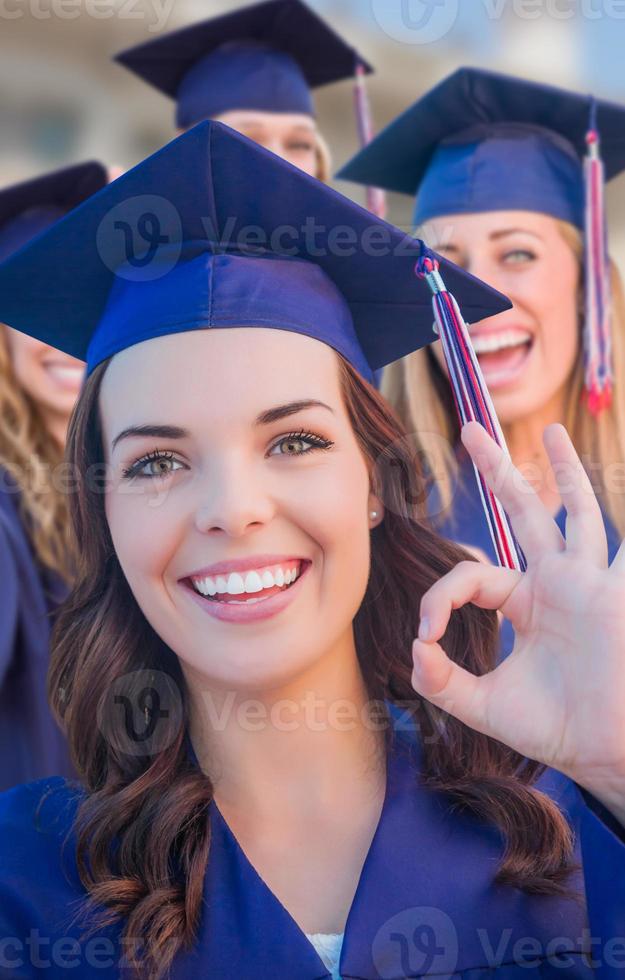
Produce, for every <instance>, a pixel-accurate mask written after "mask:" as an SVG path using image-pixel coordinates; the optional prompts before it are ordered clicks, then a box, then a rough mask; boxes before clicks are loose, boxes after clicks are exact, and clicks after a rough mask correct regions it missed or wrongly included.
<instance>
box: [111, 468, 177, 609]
mask: <svg viewBox="0 0 625 980" xmlns="http://www.w3.org/2000/svg"><path fill="white" fill-rule="evenodd" d="M106 516H107V520H108V524H109V529H110V532H111V538H112V540H113V545H114V547H115V552H116V554H117V557H118V559H119V563H120V565H121V567H122V570H123V572H124V575H125V576H126V578H127V580H128V582H129V584H130V586H131V588H132V591H133V592H134V593H135V595H136V597H137V599H138V601H139V603H140V605H143V603H144V601H145V598H146V596H148V597H149V595H154V596H155V598H157V594H156V592H155V589H156V590H157V589H158V588H159V587H162V582H163V576H164V574H165V571H166V569H167V566H168V565H169V563H170V562H171V560H172V558H173V556H174V555H175V554H176V551H177V549H178V547H179V546H180V542H181V540H182V537H183V533H184V532H183V527H182V522H181V520H180V517H179V516H177V515H176V512H175V510H174V509H173V508H172V507H170V506H168V503H167V500H159V497H158V495H155V496H152V495H149V496H148V495H147V494H145V493H142V488H141V486H140V485H139V486H138V487H136V488H134V487H133V488H132V489H129V490H128V491H126V490H125V489H116V490H113V491H111V492H110V493H109V494H108V495H107V499H106Z"/></svg>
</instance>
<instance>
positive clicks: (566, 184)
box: [338, 68, 625, 413]
mask: <svg viewBox="0 0 625 980" xmlns="http://www.w3.org/2000/svg"><path fill="white" fill-rule="evenodd" d="M599 146H601V155H600V153H599ZM623 170H625V106H621V105H617V104H614V103H611V102H606V101H604V100H595V99H593V98H592V97H590V96H586V95H580V94H578V93H575V92H569V91H566V90H563V89H560V88H555V87H553V86H551V85H542V84H539V83H537V82H531V81H527V80H525V79H520V78H515V77H512V76H507V75H501V74H498V73H495V72H490V71H484V70H482V69H475V68H461V69H459V70H458V71H457V72H455V73H454V74H452V75H450V76H449V77H448V78H446V79H445V80H444V81H442V82H441V83H440V84H439V85H437V86H435V87H434V88H433V89H431V90H430V91H429V92H427V93H426V94H425V95H424V96H423V97H422V98H420V99H418V100H417V101H416V102H415V103H414V104H413V105H412V106H411V107H410V108H409V109H407V110H406V111H405V112H404V113H403V114H402V115H401V116H399V117H398V118H397V119H395V120H394V121H393V122H392V123H390V125H389V126H387V127H386V129H385V130H384V131H383V132H381V133H380V134H379V135H378V136H377V137H376V138H375V139H373V140H372V141H371V142H370V143H369V145H368V146H366V147H365V148H364V149H363V150H361V151H360V152H359V153H358V154H357V155H356V156H354V157H353V158H352V159H351V160H350V161H349V162H348V163H347V164H346V165H345V166H344V167H343V168H342V170H341V171H340V172H339V174H338V176H339V177H341V178H343V179H345V180H353V181H355V182H357V183H366V184H371V183H373V184H375V185H376V186H379V187H383V188H385V189H386V190H392V191H399V192H401V193H405V194H411V195H416V196H417V200H416V210H415V215H414V221H415V224H416V225H420V224H422V223H423V222H426V221H428V220H430V219H432V218H436V217H440V216H442V215H451V214H467V213H476V212H484V211H498V210H506V211H510V210H525V211H537V212H540V213H544V214H548V215H551V216H552V217H554V218H559V219H561V220H564V221H568V222H570V223H571V224H573V225H575V226H576V227H578V228H580V229H582V230H584V231H585V238H586V259H587V260H586V273H587V284H586V300H587V311H586V332H585V344H586V350H585V353H586V390H587V393H588V399H589V407H590V409H591V410H592V411H593V412H595V413H598V412H599V411H601V410H602V408H604V407H606V406H607V405H609V403H610V398H611V384H612V375H611V344H610V331H609V307H610V302H609V263H608V259H607V246H606V235H605V220H604V214H603V211H604V208H603V183H604V178H606V179H608V180H609V179H611V178H612V177H614V176H616V175H617V174H619V173H620V172H621V171H623Z"/></svg>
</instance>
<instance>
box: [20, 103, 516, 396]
mask: <svg viewBox="0 0 625 980" xmlns="http://www.w3.org/2000/svg"><path fill="white" fill-rule="evenodd" d="M181 175H184V179H181ZM259 188H262V193H259ZM422 247H423V246H422V243H421V242H419V241H418V240H417V239H413V238H411V237H409V236H406V235H405V234H404V233H403V232H401V231H399V230H398V229H396V228H394V227H393V226H392V225H389V224H387V223H386V222H384V221H381V220H380V219H378V218H375V217H374V216H372V215H371V214H370V213H369V212H368V211H366V210H365V209H363V208H361V207H359V206H358V205H356V204H354V203H353V202H351V201H349V200H348V199H347V198H345V197H343V196H342V195H341V194H338V193H337V192H336V191H333V190H332V189H330V188H328V187H325V186H324V185H323V184H321V183H320V182H319V181H317V180H315V179H314V178H312V177H308V176H307V175H306V174H304V173H303V172H301V171H299V170H298V169H297V168H296V167H293V166H291V165H290V164H288V163H286V162H285V161H283V160H280V159H279V158H278V157H276V156H275V155H274V154H272V153H269V152H268V151H267V150H264V149H263V148H262V147H259V146H257V145H256V144H254V143H252V142H251V141H250V140H248V139H247V138H246V137H244V136H241V135H240V134H238V133H235V132H234V130H232V129H230V128H229V127H227V126H224V125H222V124H219V123H215V122H205V123H202V124H200V125H199V126H196V127H195V128H194V129H193V130H191V131H189V132H188V133H186V134H184V135H183V136H181V137H179V138H178V139H176V140H174V141H173V142H172V143H170V144H168V145H167V146H166V147H165V148H164V149H162V150H160V151H159V152H158V153H155V154H154V155H153V156H151V157H149V158H148V159H147V160H145V161H144V162H143V163H141V164H139V166H137V167H135V168H134V169H133V170H131V171H129V172H128V173H126V174H124V175H123V176H121V177H119V178H118V179H117V180H116V181H114V183H113V184H110V185H108V186H107V187H105V188H104V189H103V190H102V191H100V193H98V194H96V195H94V196H93V197H92V198H90V199H89V200H88V201H86V202H84V203H83V204H82V205H81V206H79V207H78V208H76V209H75V210H74V211H72V212H71V213H70V214H68V215H66V216H65V217H64V218H63V219H61V220H60V221H59V222H58V223H57V224H55V225H54V226H53V227H52V228H50V229H49V230H48V231H47V232H46V233H45V234H43V235H42V236H40V237H39V238H37V240H36V241H34V242H32V243H31V245H30V246H29V247H28V248H26V249H23V250H22V251H21V252H20V253H19V254H17V255H14V256H12V257H11V258H9V259H8V260H7V261H6V262H5V263H3V264H2V265H1V266H0V320H4V322H7V323H9V324H10V325H11V326H14V327H16V328H17V329H18V330H23V331H24V332H25V333H29V334H31V335H32V336H36V337H38V338H39V339H41V340H45V341H46V343H50V344H52V345H53V346H56V347H58V348H60V349H61V350H65V351H67V353H70V354H73V355H74V356H75V357H79V358H81V359H83V360H86V361H87V362H88V369H89V370H93V368H94V367H95V365H96V364H97V363H99V362H100V361H101V360H104V359H105V358H107V357H109V356H110V355H112V354H114V353H116V352H118V351H121V350H123V349H124V348H126V347H129V346H131V345H133V344H135V343H138V342H140V341H141V340H146V339H148V338H149V337H156V336H159V335H162V334H164V333H177V332H182V331H185V330H193V329H199V328H204V327H228V326H267V325H268V324H269V325H275V326H276V327H278V328H280V329H285V330H289V329H292V330H294V331H296V332H300V333H306V334H309V335H310V336H312V337H316V338H317V339H319V340H323V341H325V342H326V343H329V344H330V346H332V347H335V348H336V349H337V350H339V351H340V352H341V353H342V354H343V355H344V356H345V357H347V359H348V360H350V361H351V363H352V364H353V365H354V366H355V367H356V368H357V369H358V370H359V371H360V372H361V373H362V374H363V375H364V376H365V377H367V378H370V376H371V374H372V372H373V371H374V370H376V369H378V368H380V367H382V366H383V365H385V364H388V363H390V362H391V361H394V360H396V359H397V358H399V357H402V356H403V355H404V354H406V353H408V352H409V351H412V350H415V349H416V348H418V347H421V346H423V345H425V344H428V343H430V342H432V341H433V340H435V339H436V336H435V334H434V333H433V331H432V308H431V300H430V296H429V293H428V289H427V287H426V286H425V284H424V283H423V282H422V281H421V280H420V279H419V278H417V277H416V276H415V273H414V267H415V263H416V261H417V259H418V258H419V257H420V255H421V253H422ZM440 268H441V271H442V272H443V273H444V274H445V277H446V279H447V283H448V285H449V287H450V289H453V291H454V292H455V294H456V296H457V297H458V298H459V301H460V302H462V303H463V307H464V309H465V310H466V311H467V313H468V314H469V315H470V317H471V319H472V320H479V319H482V318H483V317H485V316H491V315H493V314H494V313H497V312H498V311H500V310H503V309H506V308H507V307H508V306H509V302H508V301H507V300H506V298H505V297H503V296H502V295H501V294H500V293H497V292H496V291H495V290H492V289H490V288H489V287H487V286H486V285H484V284H483V283H482V282H481V281H480V280H478V279H476V278H474V277H473V276H470V275H469V274H468V273H466V272H464V271H463V270H461V269H459V268H457V267H456V266H454V265H453V263H450V262H447V261H446V260H444V259H441V260H440Z"/></svg>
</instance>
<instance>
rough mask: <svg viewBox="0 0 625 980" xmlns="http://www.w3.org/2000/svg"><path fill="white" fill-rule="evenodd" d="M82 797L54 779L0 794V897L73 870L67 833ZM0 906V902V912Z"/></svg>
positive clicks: (25, 784) (74, 787) (57, 777)
mask: <svg viewBox="0 0 625 980" xmlns="http://www.w3.org/2000/svg"><path fill="white" fill-rule="evenodd" d="M83 799H84V791H83V790H81V789H80V787H78V786H77V784H72V783H70V782H68V781H67V780H65V779H63V778H61V777H59V776H55V777H53V778H46V779H40V780H37V781H36V782H32V783H24V784H22V785H20V786H15V787H13V789H10V790H7V791H6V792H4V793H0V868H2V875H1V878H0V897H1V896H2V893H3V891H5V889H6V888H7V887H9V888H11V889H13V888H15V889H16V891H18V892H19V891H20V890H21V889H26V890H27V889H28V882H29V881H30V880H35V879H37V881H38V882H39V883H41V881H42V880H43V879H44V878H47V879H48V880H49V883H50V884H52V885H53V884H54V882H55V881H56V880H57V879H59V877H60V876H65V874H66V871H67V870H68V868H67V866H66V864H67V861H66V858H67V857H69V866H70V867H71V865H72V864H73V847H72V840H71V838H72V828H73V824H74V819H75V817H76V813H77V810H78V806H79V805H80V802H81V800H83ZM2 904H3V902H2V901H0V906H2Z"/></svg>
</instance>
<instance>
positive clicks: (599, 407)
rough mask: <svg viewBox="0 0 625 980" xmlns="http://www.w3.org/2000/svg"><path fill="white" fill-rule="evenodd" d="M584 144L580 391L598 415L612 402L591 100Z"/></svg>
mask: <svg viewBox="0 0 625 980" xmlns="http://www.w3.org/2000/svg"><path fill="white" fill-rule="evenodd" d="M586 144H587V147H588V154H587V156H586V159H585V161H584V184H585V189H586V217H585V252H586V262H585V266H586V269H585V317H586V319H585V324H584V394H585V399H586V404H587V406H588V409H589V411H590V412H591V413H592V414H593V415H594V416H598V415H600V414H601V412H603V411H604V410H605V409H606V408H609V407H610V405H611V404H612V386H613V372H612V340H611V325H610V320H611V297H610V263H609V258H608V245H607V228H606V219H605V174H604V166H603V160H602V159H601V145H600V140H599V131H598V129H597V105H596V102H595V100H594V99H593V101H592V104H591V113H590V128H589V130H588V133H587V134H586Z"/></svg>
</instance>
